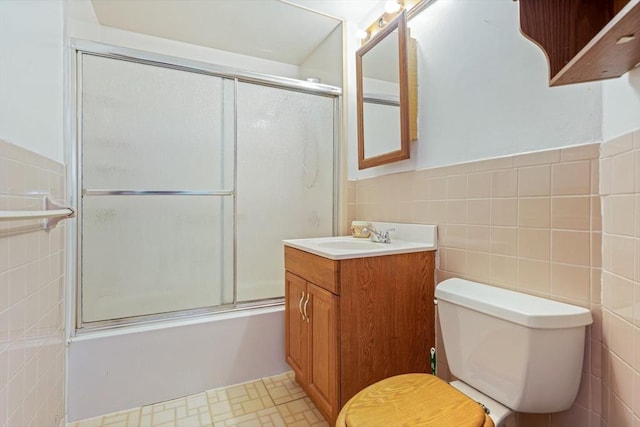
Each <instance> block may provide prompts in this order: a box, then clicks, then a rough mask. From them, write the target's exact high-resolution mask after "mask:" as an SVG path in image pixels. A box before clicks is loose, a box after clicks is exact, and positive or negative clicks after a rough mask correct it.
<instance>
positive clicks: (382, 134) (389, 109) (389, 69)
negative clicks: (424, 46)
mask: <svg viewBox="0 0 640 427" xmlns="http://www.w3.org/2000/svg"><path fill="white" fill-rule="evenodd" d="M406 58H407V31H406V15H405V13H404V12H403V13H401V14H400V15H399V16H398V17H397V18H396V19H395V20H394V21H392V22H390V23H389V24H388V25H387V26H386V27H385V28H384V29H382V30H381V31H380V32H378V33H377V34H376V35H375V36H374V37H373V38H372V39H371V40H370V41H369V42H367V44H365V45H364V46H363V47H362V48H360V49H359V50H358V52H356V72H357V84H358V86H357V90H358V167H359V169H365V168H369V167H373V166H379V165H382V164H385V163H391V162H395V161H398V160H403V159H407V158H409V139H410V137H409V119H408V108H409V101H408V82H407V79H408V77H407V66H406V63H407V60H406Z"/></svg>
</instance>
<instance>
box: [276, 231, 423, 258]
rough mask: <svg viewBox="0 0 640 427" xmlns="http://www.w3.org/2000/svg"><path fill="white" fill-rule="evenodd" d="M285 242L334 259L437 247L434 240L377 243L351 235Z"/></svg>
mask: <svg viewBox="0 0 640 427" xmlns="http://www.w3.org/2000/svg"><path fill="white" fill-rule="evenodd" d="M284 244H285V245H286V246H290V247H293V248H296V249H300V250H303V251H305V252H311V253H313V254H316V255H320V256H322V257H324V258H329V259H334V260H340V259H350V258H364V257H373V256H383V255H394V254H402V253H411V252H422V251H433V250H435V249H436V247H435V244H434V243H432V242H411V241H407V240H399V239H394V240H392V241H391V243H375V242H372V241H371V240H368V239H357V238H355V237H351V236H339V237H316V238H310V239H291V240H284Z"/></svg>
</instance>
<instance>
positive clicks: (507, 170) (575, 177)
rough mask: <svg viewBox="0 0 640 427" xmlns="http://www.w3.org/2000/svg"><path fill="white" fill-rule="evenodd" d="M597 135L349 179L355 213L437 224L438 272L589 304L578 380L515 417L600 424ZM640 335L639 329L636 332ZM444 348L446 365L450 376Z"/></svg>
mask: <svg viewBox="0 0 640 427" xmlns="http://www.w3.org/2000/svg"><path fill="white" fill-rule="evenodd" d="M599 148H600V144H590V145H583V146H578V147H570V148H564V149H557V150H550V151H543V152H536V153H530V154H522V155H516V156H510V157H504V158H497V159H490V160H484V161H478V162H472V163H465V164H460V165H453V166H447V167H441V168H434V169H427V170H420V171H415V172H409V173H403V174H396V175H387V176H382V177H377V178H372V179H367V180H362V181H357V182H352V183H349V190H350V194H349V198H348V201H349V208H348V212H349V214H350V218H349V219H350V220H351V219H362V220H378V221H395V222H416V223H426V224H437V225H438V233H439V251H438V258H439V259H438V262H437V270H436V279H437V281H441V280H444V279H446V278H448V277H453V276H455V277H463V278H467V279H471V280H475V281H479V282H484V283H490V284H493V285H497V286H501V287H505V288H511V289H515V290H519V291H522V292H526V293H530V294H535V295H539V296H543V297H547V298H552V299H555V300H560V301H564V302H568V303H572V304H577V305H580V306H584V307H589V308H590V309H591V310H592V311H593V313H594V317H595V324H594V326H593V327H592V328H589V330H588V336H587V341H586V346H585V362H584V370H583V379H582V385H581V389H580V392H579V395H578V398H577V400H576V403H575V405H574V406H573V407H572V408H571V409H570V410H569V411H567V412H564V413H560V414H553V415H529V414H518V415H517V416H516V417H513V419H511V420H510V422H509V425H518V426H534V425H535V426H551V425H553V426H590V425H593V426H595V425H600V411H601V403H600V401H601V397H600V395H601V393H600V386H601V382H602V370H601V369H600V359H601V357H600V355H601V348H602V346H601V344H600V343H601V334H600V332H599V331H600V327H601V315H600V313H601V308H600V304H601V301H600V291H601V289H600V281H601V280H600V277H601V256H600V254H601V223H602V219H601V214H600V197H599V190H598V183H599ZM638 338H640V335H639V336H638ZM438 348H439V355H440V357H439V363H438V369H439V375H440V376H443V377H448V376H449V374H448V369H447V365H446V357H444V356H445V355H444V354H443V351H442V345H441V344H440V343H439V344H438Z"/></svg>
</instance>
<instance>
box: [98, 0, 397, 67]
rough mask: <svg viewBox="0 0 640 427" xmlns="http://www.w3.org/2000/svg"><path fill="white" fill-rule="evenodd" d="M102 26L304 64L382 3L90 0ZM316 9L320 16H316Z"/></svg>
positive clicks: (345, 0)
mask: <svg viewBox="0 0 640 427" xmlns="http://www.w3.org/2000/svg"><path fill="white" fill-rule="evenodd" d="M91 1H92V3H93V8H94V10H95V12H96V16H97V18H98V21H99V22H100V24H102V25H105V26H108V27H114V28H118V29H122V30H127V31H133V32H137V33H142V34H147V35H151V36H156V37H162V38H166V39H171V40H177V41H182V42H186V43H191V44H196V45H201V46H206V47H211V48H214V49H220V50H225V51H230V52H235V53H240V54H244V55H249V56H253V57H258V58H264V59H270V60H274V61H278V62H284V63H287V64H294V65H299V64H301V63H303V62H304V60H305V59H306V58H307V57H308V56H309V54H311V53H312V52H313V51H314V50H315V48H316V47H317V46H318V45H319V44H321V43H322V41H324V40H325V39H326V38H327V36H328V35H329V34H330V33H331V32H332V31H333V30H334V29H336V27H338V26H339V25H340V24H341V22H342V21H341V19H346V20H349V21H353V22H356V23H360V22H361V21H362V20H363V19H366V18H367V17H368V16H371V15H372V14H373V15H375V12H376V11H377V10H382V7H383V4H384V1H383V0H289V1H284V0H282V1H281V0H127V1H122V0H91ZM312 10H315V11H318V12H320V13H316V12H313V11H312Z"/></svg>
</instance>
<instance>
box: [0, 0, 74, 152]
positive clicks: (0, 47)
mask: <svg viewBox="0 0 640 427" xmlns="http://www.w3.org/2000/svg"><path fill="white" fill-rule="evenodd" d="M63 35H64V5H63V2H62V1H61V0H60V1H50V0H30V1H13V0H9V1H7V0H4V1H0V139H4V140H6V141H7V142H11V143H12V144H15V145H19V146H21V147H24V148H26V149H28V150H30V151H33V152H36V153H38V154H41V155H43V156H46V157H49V158H51V159H53V160H55V161H58V162H64V148H63V133H62V132H63V118H62V111H63V89H62V88H63Z"/></svg>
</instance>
